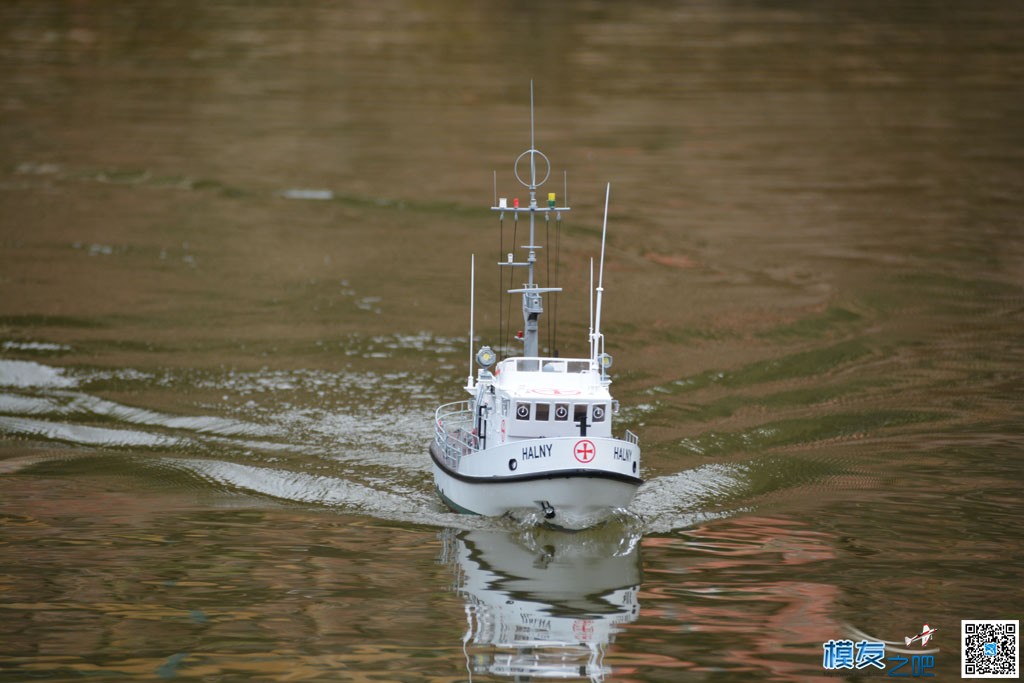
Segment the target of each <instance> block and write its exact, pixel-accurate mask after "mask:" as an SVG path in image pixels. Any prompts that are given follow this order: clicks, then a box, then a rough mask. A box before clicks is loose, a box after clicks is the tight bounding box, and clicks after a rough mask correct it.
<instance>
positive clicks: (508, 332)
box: [505, 214, 519, 349]
mask: <svg viewBox="0 0 1024 683" xmlns="http://www.w3.org/2000/svg"><path fill="white" fill-rule="evenodd" d="M512 225H513V227H512V249H515V245H516V242H517V241H518V239H519V215H518V214H515V215H514V216H513V222H512ZM515 270H516V269H515V268H514V267H512V266H509V269H508V288H509V289H512V288H513V286H512V282H513V280H514V279H515V275H516V274H515ZM511 318H512V295H511V294H509V295H508V309H507V310H506V311H505V348H506V349H507V348H508V345H509V344H510V342H509V337H511V336H512V320H511Z"/></svg>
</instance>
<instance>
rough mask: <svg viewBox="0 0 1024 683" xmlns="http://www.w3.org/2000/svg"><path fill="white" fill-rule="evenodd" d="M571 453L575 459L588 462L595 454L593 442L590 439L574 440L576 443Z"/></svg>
mask: <svg viewBox="0 0 1024 683" xmlns="http://www.w3.org/2000/svg"><path fill="white" fill-rule="evenodd" d="M572 454H573V455H574V456H576V459H577V460H579V461H580V462H582V463H588V462H590V461H591V460H593V459H594V456H595V455H597V449H596V448H594V442H593V441H591V440H590V439H580V440H579V441H577V442H576V445H575V446H573V447H572Z"/></svg>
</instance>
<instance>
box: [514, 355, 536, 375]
mask: <svg viewBox="0 0 1024 683" xmlns="http://www.w3.org/2000/svg"><path fill="white" fill-rule="evenodd" d="M516 370H518V371H519V372H537V371H539V370H540V361H539V360H538V359H536V358H521V359H519V360H517V361H516Z"/></svg>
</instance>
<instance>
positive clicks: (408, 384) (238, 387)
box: [0, 359, 743, 533]
mask: <svg viewBox="0 0 1024 683" xmlns="http://www.w3.org/2000/svg"><path fill="white" fill-rule="evenodd" d="M429 382H430V380H429V378H424V379H422V381H419V382H417V381H416V378H412V377H410V376H409V375H408V374H403V375H402V376H400V377H399V376H396V377H387V376H383V377H382V376H369V375H367V376H353V375H352V373H327V372H310V371H296V372H284V371H272V372H271V371H257V372H253V373H238V372H230V373H226V374H223V375H216V376H211V375H206V376H199V377H195V376H191V377H185V376H181V375H178V374H174V373H166V374H164V375H154V374H150V373H144V372H140V371H137V370H133V369H122V370H117V371H111V370H95V369H93V370H90V369H80V368H60V367H54V366H50V365H46V364H43V363H40V362H35V361H26V360H11V359H0V435H2V436H4V437H6V440H7V442H8V447H7V448H4V447H2V446H0V475H11V474H16V473H24V474H33V473H34V472H40V471H41V469H40V468H45V473H46V475H47V476H54V475H55V474H56V475H58V476H59V475H60V474H61V473H62V472H63V473H64V474H65V475H66V476H76V475H79V474H84V473H85V472H83V469H84V468H82V467H78V468H76V467H71V466H69V465H66V464H61V466H60V467H53V466H48V465H47V463H50V464H53V463H55V462H57V463H60V462H61V461H64V462H65V463H68V462H71V461H74V460H81V459H83V458H88V459H89V462H90V467H91V468H92V472H93V473H94V472H95V471H96V469H97V468H96V467H95V466H94V465H95V459H97V458H98V459H102V460H103V461H105V462H107V463H108V464H107V465H106V466H103V467H100V468H98V469H99V470H101V471H102V472H106V473H111V474H112V473H114V472H117V473H120V474H123V473H125V472H130V473H132V474H133V475H135V476H139V477H143V478H146V477H149V478H150V479H152V480H155V481H157V482H159V483H161V485H166V484H167V481H168V477H167V473H168V472H169V471H177V472H179V473H183V474H185V475H187V476H186V477H184V478H180V477H179V478H176V479H173V481H176V482H185V481H187V482H189V483H188V484H187V485H188V486H191V487H196V486H200V487H205V488H206V489H208V490H212V491H213V492H214V493H224V494H230V495H233V496H234V495H239V494H240V495H249V496H254V497H258V498H263V499H271V500H274V501H277V502H280V503H283V504H297V505H306V506H323V507H327V508H332V509H336V510H339V511H342V512H344V513H346V514H360V515H367V516H371V517H375V518H378V519H382V520H385V521H393V522H401V523H413V524H423V525H428V526H438V527H453V528H458V529H467V530H472V529H486V528H495V527H498V528H505V529H516V528H532V527H537V526H542V525H545V524H546V520H544V518H543V515H542V514H541V511H540V510H539V509H538V510H530V511H524V513H523V514H521V515H517V516H515V517H513V518H507V519H500V520H493V519H485V518H479V517H473V516H467V515H459V514H454V513H451V512H448V511H447V510H446V509H445V508H444V507H443V506H442V505H441V504H440V503H439V502H438V501H437V499H436V496H435V495H434V492H433V489H432V485H431V481H430V471H429V465H428V464H427V463H426V462H424V458H422V455H421V451H422V448H423V444H424V443H426V442H427V441H428V440H429V436H430V435H429V434H425V433H424V434H420V433H418V432H417V429H420V426H421V425H422V424H424V423H425V422H426V421H427V420H425V419H424V417H426V416H429V413H428V412H427V411H426V410H424V409H422V408H417V407H416V406H417V405H420V404H423V403H427V402H425V401H423V399H422V396H421V395H422V394H428V395H429V394H430V393H431V391H433V389H432V387H430V386H429ZM353 386H363V387H366V386H372V387H374V388H375V391H373V392H370V394H369V395H370V396H371V397H372V396H376V398H375V399H374V398H369V399H368V398H367V394H363V395H362V396H361V399H362V400H361V401H360V402H355V401H353V404H359V403H361V406H362V407H361V409H360V410H352V409H351V408H350V407H348V406H347V405H346V398H348V397H349V396H348V395H349V394H351V393H352V391H353V390H352V389H348V390H347V392H346V390H345V387H353ZM155 389H158V390H163V391H166V390H167V389H171V390H172V391H177V390H179V389H183V390H184V392H185V393H191V392H195V391H197V390H210V389H216V390H218V391H219V392H222V395H223V396H225V397H233V400H232V401H227V402H224V403H216V404H212V403H211V404H209V405H207V404H200V405H201V407H203V408H209V409H210V412H214V413H220V414H213V415H210V414H207V415H202V414H198V415H180V414H174V413H172V412H170V411H163V410H155V409H152V408H142V407H137V406H132V405H128V404H126V403H122V402H118V401H114V400H111V399H109V398H103V397H101V396H99V395H97V394H98V393H99V392H105V393H112V394H117V395H130V394H142V393H144V392H152V391H154V390H155ZM399 389H401V390H402V391H405V392H407V393H405V394H398V393H396V392H397V391H398V390H399ZM310 392H318V393H322V394H323V395H325V396H332V397H334V398H332V399H331V401H333V402H331V401H326V400H325V401H322V402H317V405H316V406H315V407H313V406H311V405H310V403H309V402H308V401H305V402H303V401H300V400H298V398H297V394H308V393H310ZM339 396H340V398H339ZM385 405H391V406H392V410H391V412H388V411H387V410H386V409H385V408H384V406H385ZM371 415H372V416H373V417H374V419H372V420H371V419H370V417H371ZM382 425H383V426H382ZM421 431H422V430H421ZM14 444H16V447H14ZM741 474H742V473H741V472H739V471H738V469H737V468H734V467H730V466H725V465H707V466H703V467H700V468H697V469H694V470H688V471H685V472H679V473H676V474H671V475H666V476H656V477H653V478H652V479H650V480H649V481H648V482H647V483H646V484H644V486H642V487H641V489H640V490H639V492H638V494H637V496H636V498H635V499H634V501H633V503H632V504H631V505H630V507H629V509H625V510H617V511H615V512H614V513H613V514H612V515H611V517H610V523H613V524H616V525H624V526H625V527H626V528H628V529H631V530H634V531H636V532H637V533H649V532H664V531H668V530H671V529H677V528H682V527H687V526H692V525H693V524H696V523H699V522H701V521H704V520H706V519H708V518H711V517H720V516H725V515H727V514H729V513H727V512H723V511H722V510H721V507H720V504H721V503H722V501H724V500H726V499H732V498H734V496H735V494H736V491H737V488H739V487H740V486H741V485H742V484H741V482H742V479H743V478H742V476H741ZM594 521H595V522H596V521H597V520H594ZM605 521H609V520H605ZM578 525H579V526H588V525H589V524H588V523H587V522H586V521H582V522H579V523H578Z"/></svg>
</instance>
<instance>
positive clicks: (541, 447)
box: [430, 438, 642, 527]
mask: <svg viewBox="0 0 1024 683" xmlns="http://www.w3.org/2000/svg"><path fill="white" fill-rule="evenodd" d="M584 440H585V441H586V444H585V445H583V444H581V443H580V442H581V441H584ZM587 447H592V448H593V451H594V452H593V453H582V452H581V451H582V450H584V449H585V448H587ZM639 451H640V449H639V447H638V446H637V445H636V444H631V443H629V442H626V441H621V440H619V439H609V438H592V439H580V438H555V439H543V440H540V439H538V440H533V439H531V440H526V441H519V442H514V443H506V444H503V445H502V446H499V447H496V448H488V449H485V450H482V451H477V452H474V453H471V454H469V455H465V456H462V457H460V458H458V459H457V460H455V461H454V462H453V460H452V459H451V458H445V457H444V456H443V454H442V453H441V450H440V449H439V448H438V446H437V443H436V442H434V443H431V446H430V455H431V458H432V460H433V470H434V485H435V487H436V488H437V493H438V495H439V496H440V497H441V499H442V500H443V501H444V502H445V504H446V505H448V507H450V508H451V509H453V510H455V511H456V512H462V513H469V514H477V515H484V516H500V515H504V514H506V513H509V512H512V513H515V512H520V511H540V512H544V511H547V512H548V513H549V515H547V518H548V519H549V521H550V522H551V523H554V524H558V525H560V526H568V527H578V526H586V525H588V524H592V523H594V522H596V521H598V520H599V519H600V518H601V517H603V516H605V515H607V514H608V513H610V512H612V511H614V510H617V509H621V508H626V507H628V506H629V504H630V502H631V501H632V500H633V496H634V495H635V494H636V490H637V488H638V487H639V486H640V484H641V483H642V481H641V480H640V478H639V477H637V476H635V475H634V474H633V472H634V471H635V464H636V463H637V462H638V461H639V455H640V453H639ZM577 455H579V456H580V457H576V456H577ZM581 458H582V459H583V460H585V462H584V461H583V460H581ZM453 465H454V466H455V467H453ZM456 467H457V469H456ZM552 511H553V513H554V514H553V516H551V515H550V512H552Z"/></svg>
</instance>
